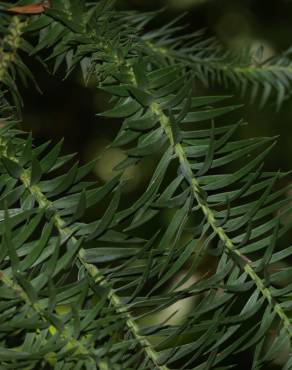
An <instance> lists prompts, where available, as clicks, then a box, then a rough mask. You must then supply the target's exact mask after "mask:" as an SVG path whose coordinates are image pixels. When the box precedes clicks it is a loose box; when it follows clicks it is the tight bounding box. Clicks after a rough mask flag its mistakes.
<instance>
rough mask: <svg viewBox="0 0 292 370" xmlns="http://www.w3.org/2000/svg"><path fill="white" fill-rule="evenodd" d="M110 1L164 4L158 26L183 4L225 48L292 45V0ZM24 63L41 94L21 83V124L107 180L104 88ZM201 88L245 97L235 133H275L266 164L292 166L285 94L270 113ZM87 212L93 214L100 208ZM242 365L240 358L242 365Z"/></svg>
mask: <svg viewBox="0 0 292 370" xmlns="http://www.w3.org/2000/svg"><path fill="white" fill-rule="evenodd" d="M116 4H117V6H118V7H120V8H121V9H128V10H129V9H136V10H143V11H145V10H153V9H160V8H162V7H166V9H165V12H164V13H163V14H160V15H159V17H158V18H157V19H156V20H154V22H153V25H154V26H155V22H156V24H157V26H159V25H161V24H162V23H163V22H164V21H165V22H166V21H168V20H170V19H172V18H174V17H176V16H177V15H179V14H181V13H183V12H186V15H185V22H186V23H188V24H189V28H188V31H187V32H191V31H194V30H198V29H201V28H207V29H208V33H209V34H211V35H214V36H216V37H217V38H218V39H220V40H221V41H222V42H223V43H224V44H225V45H226V46H227V47H229V48H235V49H236V48H238V49H240V48H242V47H243V46H244V45H245V44H246V43H247V42H249V43H252V45H254V47H255V48H257V47H259V46H260V45H263V46H264V53H265V55H266V56H267V57H269V56H272V55H277V54H278V53H281V51H284V50H285V49H287V48H289V47H290V46H292V1H288V0H274V1H272V0H271V1H268V0H164V1H163V0H117V2H116ZM29 63H31V62H29ZM30 68H31V69H32V70H33V73H34V75H35V77H36V80H37V81H38V82H39V85H40V88H41V89H42V91H43V94H39V93H38V92H37V91H36V90H35V88H34V87H33V86H31V87H28V88H22V96H23V98H24V112H23V119H24V128H25V129H26V130H31V131H32V132H33V136H34V137H35V139H36V142H37V143H42V142H44V141H46V140H48V139H52V141H53V142H57V141H58V140H60V139H61V138H63V137H64V138H65V141H64V150H63V151H64V153H71V152H76V153H77V154H76V158H77V159H78V160H79V161H80V162H81V163H84V162H87V161H88V160H90V159H93V158H96V157H99V158H100V159H99V160H98V161H97V164H96V167H95V170H94V174H93V176H94V177H95V178H96V179H97V180H98V181H99V182H100V183H103V182H105V181H107V180H109V179H110V178H111V177H113V176H114V173H113V167H114V166H115V165H116V164H118V163H119V162H120V161H121V160H122V159H123V157H124V154H123V152H122V151H121V150H120V149H107V145H108V144H109V143H110V142H111V140H112V139H113V138H114V136H115V134H116V133H117V131H118V129H119V123H118V122H117V121H116V120H110V119H107V120H103V119H101V118H99V117H96V113H97V112H102V111H103V110H104V109H105V107H106V106H107V101H106V96H105V95H103V94H102V93H100V92H99V91H97V89H96V87H95V86H94V84H91V83H89V85H88V86H85V85H84V83H83V80H82V77H81V74H80V73H79V72H78V71H77V72H76V73H75V74H73V75H71V76H70V78H68V79H67V80H65V81H62V76H63V73H62V71H60V72H59V73H58V75H56V76H52V75H49V74H48V73H47V71H45V70H44V68H43V67H42V66H41V65H40V64H37V63H34V64H31V65H30ZM200 93H201V94H202V95H208V94H210V95H215V94H222V93H228V95H230V94H233V95H234V98H233V101H234V102H236V103H244V104H245V107H244V108H242V109H241V110H238V111H237V112H236V113H235V114H234V115H233V118H234V120H235V121H237V120H239V119H240V118H243V119H244V120H246V121H248V122H249V125H248V126H246V127H245V128H244V130H241V131H240V135H242V136H244V137H253V136H275V135H279V139H278V145H277V146H276V147H274V149H273V152H272V154H271V155H270V156H269V160H267V162H266V169H267V170H277V169H279V168H280V169H281V170H289V169H292V152H291V143H292V104H291V103H292V101H291V99H288V100H287V101H286V102H284V104H283V106H282V107H281V109H280V110H279V112H278V113H276V112H275V105H274V104H273V102H271V103H270V104H267V105H266V106H265V107H264V108H262V109H259V104H257V102H255V103H253V104H251V103H250V101H249V99H248V95H247V98H246V99H242V98H240V96H239V93H238V92H237V91H236V90H235V89H233V88H230V89H228V90H226V89H225V90H224V89H223V88H222V86H219V85H214V86H212V87H211V88H209V89H206V88H205V87H204V88H203V87H202V91H201V92H200V91H197V94H198V95H200ZM155 163H156V162H155V159H153V158H150V159H149V160H147V159H146V163H145V161H144V162H143V163H142V164H140V165H137V166H135V167H131V168H129V169H128V170H127V173H126V174H125V176H126V177H127V178H129V179H131V182H130V183H129V186H127V188H126V191H127V197H126V198H127V202H131V199H134V198H135V194H137V192H139V191H141V189H143V186H145V184H146V183H147V180H148V179H149V177H150V175H151V173H152V172H153V169H154V165H155ZM141 166H143V170H142V169H141ZM286 181H288V180H286ZM93 212H95V215H94V216H96V213H99V212H101V210H100V209H98V210H93ZM159 222H160V223H161V225H162V226H163V225H164V226H165V225H167V224H168V222H169V215H168V214H167V213H165V214H163V216H162V217H161V218H160V220H159ZM192 304H193V302H190V301H189V302H181V306H180V307H179V308H180V312H181V313H184V312H187V311H188V310H189V309H190V308H191V306H192ZM153 320H154V319H153ZM175 320H179V318H176V319H175ZM284 355H285V354H283V356H284ZM280 362H281V359H280ZM247 368H248V367H245V365H244V364H243V367H242V369H247ZM276 368H277V367H276Z"/></svg>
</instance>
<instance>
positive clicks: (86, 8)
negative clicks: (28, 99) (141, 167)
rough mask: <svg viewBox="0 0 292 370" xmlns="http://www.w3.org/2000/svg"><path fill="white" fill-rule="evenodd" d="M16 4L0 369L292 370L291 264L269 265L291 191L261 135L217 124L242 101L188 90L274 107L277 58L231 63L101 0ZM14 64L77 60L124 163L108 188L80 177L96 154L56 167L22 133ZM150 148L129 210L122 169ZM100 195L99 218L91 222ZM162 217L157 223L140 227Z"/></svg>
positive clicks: (4, 14)
mask: <svg viewBox="0 0 292 370" xmlns="http://www.w3.org/2000/svg"><path fill="white" fill-rule="evenodd" d="M15 5H16V4H15V3H14V4H11V3H10V4H7V2H4V3H1V4H0V6H1V17H0V24H1V28H0V32H1V45H0V81H1V90H2V92H1V108H0V109H1V127H0V156H1V161H0V179H1V182H0V191H1V194H0V235H1V247H0V368H1V369H17V370H18V369H25V370H27V369H68V370H69V369H80V370H81V369H102V370H105V369H108V370H113V369H117V370H118V369H125V370H131V369H133V370H134V369H135V370H138V369H139V370H142V369H143V370H148V369H149V370H150V369H151V370H152V369H157V370H167V369H196V370H205V369H218V370H219V369H222V370H223V369H231V368H234V369H239V368H240V366H241V365H242V363H243V361H246V363H245V367H242V368H245V369H253V370H259V369H268V368H269V366H270V365H271V364H273V363H274V361H275V359H277V360H278V362H279V358H280V359H281V361H280V362H281V366H282V368H283V369H284V370H289V369H292V351H291V337H292V327H291V322H290V321H291V309H292V300H291V298H292V285H291V284H288V283H287V284H285V283H283V281H285V276H287V275H289V274H291V269H292V268H291V267H285V268H282V269H281V270H278V269H275V268H273V266H274V265H275V263H278V262H280V261H284V260H285V261H286V260H289V257H291V254H292V246H289V245H287V244H286V243H287V241H286V240H287V238H286V237H285V239H283V237H284V236H285V235H286V234H287V232H288V230H289V228H290V225H289V224H287V222H286V220H287V216H288V215H289V213H290V208H289V200H287V196H286V197H285V194H287V190H288V189H287V188H279V186H278V185H277V184H278V180H279V179H281V178H282V177H283V176H286V175H287V174H285V173H281V172H275V173H270V172H269V173H267V172H265V170H264V160H265V158H266V156H267V155H269V152H270V150H271V148H272V146H273V145H274V139H273V138H267V137H264V138H261V137H257V138H250V139H244V140H243V139H241V140H238V139H236V132H237V130H238V129H244V127H243V126H244V125H245V124H244V122H243V121H241V120H239V121H238V122H236V123H230V119H229V118H228V113H229V112H231V111H234V110H236V109H237V108H238V106H234V105H230V104H229V103H228V97H225V96H197V95H195V91H194V83H195V82H196V80H200V81H205V82H207V83H212V82H213V81H216V82H217V83H218V82H219V83H224V84H225V83H231V84H233V85H235V86H236V87H238V88H240V89H246V87H251V88H252V90H253V93H252V98H253V99H255V98H257V99H259V101H260V102H261V103H262V104H265V103H266V102H267V101H268V100H269V99H274V100H275V101H277V104H278V106H280V105H281V103H282V101H283V100H284V98H285V97H286V96H287V94H289V93H290V89H291V66H290V62H289V60H288V57H287V56H286V55H284V56H282V57H280V58H273V59H270V60H268V61H262V62H258V63H257V64H255V63H254V59H253V55H251V52H250V51H249V50H246V51H245V52H244V53H243V54H244V56H234V55H229V54H228V53H227V52H225V51H224V48H223V47H222V46H220V45H219V43H218V42H216V41H215V40H213V39H205V36H204V34H202V33H196V34H191V35H190V34H188V35H186V33H184V31H183V27H182V26H181V24H183V20H175V21H173V22H171V23H169V24H166V25H164V26H162V27H161V28H159V29H153V28H152V27H151V20H152V18H153V17H155V16H157V14H154V13H146V14H144V13H143V14H139V13H133V12H125V11H117V10H115V8H114V5H113V1H111V0H100V1H98V2H94V3H93V4H92V3H90V4H89V3H86V2H83V1H81V0H64V1H60V0H55V1H50V2H47V1H46V2H43V3H39V4H34V6H31V5H29V2H28V1H26V2H25V1H24V2H21V3H20V4H18V5H19V6H20V8H18V7H15ZM12 6H14V7H13V8H12V9H9V8H11V7H12ZM22 6H23V7H22ZM34 13H35V14H34ZM158 16H159V14H158ZM145 29H147V31H145ZM149 30H150V31H149ZM24 54H26V58H28V57H30V58H37V59H38V60H39V59H40V58H43V59H44V60H43V62H44V63H48V64H49V65H51V64H53V68H52V70H53V72H56V71H57V70H58V68H59V67H60V66H64V64H65V65H66V69H67V74H66V75H67V76H68V75H69V74H70V73H71V72H72V71H74V70H75V69H76V68H81V70H82V73H83V76H84V80H85V81H88V80H90V79H95V81H96V84H97V88H99V89H102V90H104V91H105V92H106V93H107V94H108V95H109V102H110V107H111V108H110V109H109V110H107V111H106V112H104V113H102V115H103V116H104V117H114V118H117V119H119V121H120V124H121V127H120V131H119V133H118V135H117V137H116V139H115V140H114V141H113V143H112V146H114V147H121V148H123V150H124V151H125V153H126V154H127V158H126V159H125V160H124V161H123V162H122V163H120V164H119V165H118V167H117V170H118V171H119V172H118V175H117V176H116V177H115V178H113V179H112V180H111V181H109V182H107V183H105V184H103V185H102V186H100V185H97V184H95V183H94V182H92V181H88V180H86V176H87V175H88V174H89V173H90V172H91V170H92V168H93V167H94V166H95V162H94V161H93V162H91V163H88V164H86V165H83V166H79V165H78V164H72V165H71V168H70V170H68V171H67V170H66V171H65V170H64V171H63V174H62V173H60V171H61V169H62V167H63V166H64V165H65V164H68V163H70V161H71V158H72V157H71V156H70V155H61V147H62V144H61V143H57V144H55V145H52V144H50V143H46V144H43V145H41V146H35V145H34V143H33V139H32V136H31V134H27V133H25V132H23V131H21V130H20V128H19V124H20V123H19V118H18V117H20V116H21V106H22V103H21V96H20V94H19V92H18V91H19V89H18V86H17V83H16V81H19V80H24V81H26V80H27V81H30V80H32V79H33V74H32V73H31V72H30V71H29V69H28V68H27V67H26V66H25V64H24V63H23V55H24ZM44 55H45V56H44ZM36 83H37V81H36ZM258 95H261V96H260V97H258ZM256 96H257V97H256ZM9 102H13V104H14V105H15V106H16V109H15V108H13V107H12V106H11V105H10V103H9ZM97 113H98V112H97ZM238 114H239V113H238ZM275 114H276V113H275ZM225 115H226V121H225V123H222V122H223V120H222V119H220V120H219V121H218V120H217V117H219V116H224V117H225ZM228 122H229V123H228ZM52 124H53V122H52ZM65 140H66V138H65ZM146 156H150V157H151V156H155V157H154V158H156V159H157V158H159V160H158V161H157V164H156V168H155V170H154V172H153V174H152V177H151V179H150V181H149V183H148V184H147V186H146V187H145V189H143V191H142V192H141V194H140V195H139V197H138V198H137V199H136V200H135V201H134V202H133V203H132V204H131V205H130V207H129V208H126V209H125V208H123V205H122V204H123V202H121V200H122V199H123V197H124V195H123V189H124V187H125V186H127V182H126V180H124V177H123V176H122V175H123V172H124V171H125V170H126V169H127V167H128V166H130V165H133V164H136V163H138V162H140V161H141V160H142V159H143V158H145V157H146ZM56 170H58V171H57V172H56ZM129 181H131V180H129ZM101 201H103V202H105V201H106V202H108V203H107V204H108V205H107V207H106V210H105V212H104V214H103V216H102V217H101V218H98V219H96V220H94V221H92V222H90V223H86V222H85V221H84V217H83V216H84V214H85V212H86V210H87V209H88V208H89V207H92V206H96V205H97V204H98V203H99V202H101ZM165 210H170V213H171V215H172V216H171V219H170V220H169V224H168V226H167V227H166V228H165V229H161V226H156V231H155V232H152V230H153V224H154V227H155V220H156V219H157V218H158V217H159V216H160V215H161V214H162V213H163V212H165ZM284 221H285V222H284ZM149 223H152V227H151V235H149V233H147V227H148V225H149ZM141 230H142V231H144V232H143V233H142V232H141ZM210 255H211V256H213V257H212V261H213V262H212V266H210V267H209V268H207V269H206V270H205V272H203V273H202V269H201V267H202V265H204V264H205V263H206V259H207V261H210V259H208V258H209V257H208V256H210ZM288 266H289V265H288ZM279 281H281V284H279ZM185 299H191V301H192V308H191V310H190V311H189V313H188V314H187V315H185V317H182V318H181V320H179V321H177V322H174V321H172V320H171V318H172V316H173V315H176V314H177V312H176V308H173V309H172V310H166V309H167V308H169V307H174V304H176V303H178V302H181V301H182V302H184V300H185ZM166 312H167V313H166ZM159 313H161V314H160V315H158V314H159Z"/></svg>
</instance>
